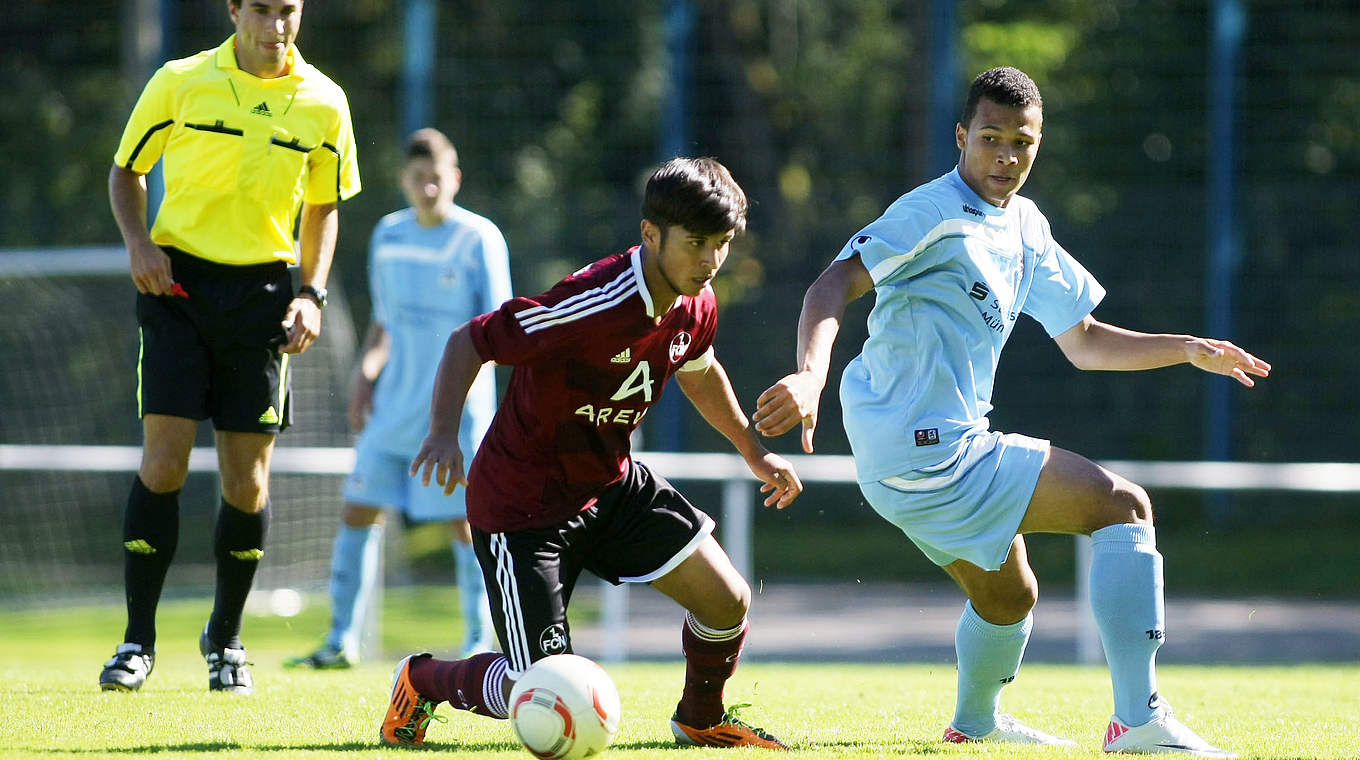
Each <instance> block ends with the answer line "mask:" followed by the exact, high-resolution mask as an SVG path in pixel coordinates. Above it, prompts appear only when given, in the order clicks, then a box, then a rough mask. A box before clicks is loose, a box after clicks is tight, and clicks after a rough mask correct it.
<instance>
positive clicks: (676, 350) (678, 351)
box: [671, 331, 692, 364]
mask: <svg viewBox="0 0 1360 760" xmlns="http://www.w3.org/2000/svg"><path fill="white" fill-rule="evenodd" d="M691 340H692V339H691V338H690V337H689V333H687V332H683V331H682V332H681V333H680V334H679V335H676V336H675V337H674V338H671V363H672V364H674V363H675V362H678V361H680V359H681V358H683V357H684V355H685V352H686V351H689V344H690V341H691Z"/></svg>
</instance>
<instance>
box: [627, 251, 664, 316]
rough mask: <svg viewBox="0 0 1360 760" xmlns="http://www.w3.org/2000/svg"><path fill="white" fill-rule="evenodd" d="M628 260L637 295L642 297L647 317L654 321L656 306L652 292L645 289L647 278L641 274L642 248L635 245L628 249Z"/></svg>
mask: <svg viewBox="0 0 1360 760" xmlns="http://www.w3.org/2000/svg"><path fill="white" fill-rule="evenodd" d="M628 260H629V263H630V264H631V265H632V267H633V279H634V280H637V286H638V295H640V296H642V305H643V307H644V308H646V310H647V316H649V317H651V318H652V319H656V317H657V313H656V304H655V302H653V300H652V292H651V291H650V290H648V289H647V278H646V277H644V276H643V274H642V246H640V245H635V246H633V247H632V248H630V249H628Z"/></svg>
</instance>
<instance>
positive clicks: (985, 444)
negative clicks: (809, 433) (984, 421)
mask: <svg viewBox="0 0 1360 760" xmlns="http://www.w3.org/2000/svg"><path fill="white" fill-rule="evenodd" d="M1048 449H1049V443H1048V441H1045V440H1042V439H1039V438H1030V437H1029V436H1025V435H1020V434H1018V433H999V432H995V431H992V432H988V433H981V434H978V435H975V436H972V437H971V438H970V439H969V440H968V441H966V442H965V443H964V444H963V446H962V447H961V448H960V451H959V454H958V456H956V457H955V458H954V459H953V460H951V461H950V462H948V463H946V464H945V465H943V466H940V467H936V468H932V469H929V470H913V471H911V472H907V473H903V474H902V475H899V476H897V477H892V478H885V479H883V480H879V481H876V482H872V483H860V484H859V487H860V491H862V492H863V493H864V498H865V499H867V500H868V502H869V505H870V506H871V507H873V508H874V511H875V512H878V513H879V514H880V515H882V516H883V518H884V519H885V520H887V521H888V522H890V523H892V524H893V525H896V526H897V527H898V528H901V529H902V532H903V533H906V534H907V538H910V539H911V540H912V541H913V542H914V543H915V544H916V545H917V546H918V547H919V548H920V549H921V551H922V552H924V553H925V555H926V557H928V558H929V559H930V561H931V562H934V563H935V564H937V565H940V566H944V565H948V564H949V563H951V562H953V561H954V560H957V559H962V560H967V561H968V562H971V563H973V564H974V565H977V566H978V567H980V568H982V569H984V570H996V569H998V568H1000V567H1001V564H1002V563H1003V562H1005V561H1006V556H1007V555H1008V554H1010V548H1011V540H1012V539H1014V538H1015V534H1016V531H1017V530H1018V529H1019V528H1020V521H1021V520H1023V519H1024V517H1025V511H1026V510H1027V509H1028V508H1029V500H1030V497H1031V496H1033V495H1034V486H1035V484H1036V483H1038V482H1039V472H1040V471H1041V470H1042V469H1043V467H1044V462H1045V461H1046V460H1047V459H1048Z"/></svg>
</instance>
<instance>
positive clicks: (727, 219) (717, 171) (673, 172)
mask: <svg viewBox="0 0 1360 760" xmlns="http://www.w3.org/2000/svg"><path fill="white" fill-rule="evenodd" d="M746 208H747V200H746V192H745V191H743V190H742V189H741V185H738V184H737V181H736V180H735V179H733V178H732V173H731V172H729V171H728V170H727V167H726V166H723V165H722V164H720V163H718V161H717V159H713V158H672V159H671V160H669V161H667V162H666V163H664V164H662V165H661V166H660V168H658V169H657V170H656V171H655V172H653V173H652V176H651V178H650V179H648V180H647V189H646V190H645V191H644V192H643V195H642V218H643V219H646V220H647V221H649V222H652V223H653V224H655V225H657V226H658V227H660V228H661V230H662V232H663V233H664V232H665V230H666V228H667V227H669V226H673V225H678V226H681V227H684V228H685V229H686V230H689V231H690V232H694V233H698V234H700V235H716V234H718V233H720V232H726V231H728V230H735V231H736V232H741V231H743V230H745V229H746Z"/></svg>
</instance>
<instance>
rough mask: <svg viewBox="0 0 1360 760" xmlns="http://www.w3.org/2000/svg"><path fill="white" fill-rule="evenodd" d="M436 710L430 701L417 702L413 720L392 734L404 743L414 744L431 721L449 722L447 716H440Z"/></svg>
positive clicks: (412, 714)
mask: <svg viewBox="0 0 1360 760" xmlns="http://www.w3.org/2000/svg"><path fill="white" fill-rule="evenodd" d="M434 709H435V703H434V702H431V701H430V700H428V699H421V700H419V701H417V702H416V707H415V709H414V710H412V711H411V719H410V720H408V721H406V724H405V725H402V726H398V727H397V728H395V729H393V730H392V733H393V734H394V735H395V736H396V737H397V738H398V739H400V740H401V741H403V742H408V743H413V742H415V741H416V740H417V739H418V738H419V735H420V733H421V732H423V731H424V730H425V729H426V728H427V727H429V725H430V721H439V722H440V723H448V722H449V718H448V716H447V715H440V714H438V713H436V712H435V711H434ZM422 713H423V715H422Z"/></svg>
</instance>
